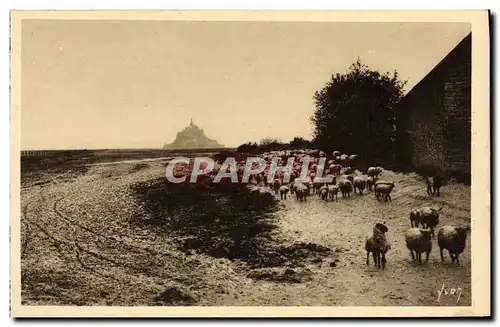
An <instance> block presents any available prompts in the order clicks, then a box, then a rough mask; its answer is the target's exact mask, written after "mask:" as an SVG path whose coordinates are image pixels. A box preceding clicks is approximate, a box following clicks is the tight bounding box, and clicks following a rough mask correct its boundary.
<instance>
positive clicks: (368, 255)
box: [366, 251, 370, 265]
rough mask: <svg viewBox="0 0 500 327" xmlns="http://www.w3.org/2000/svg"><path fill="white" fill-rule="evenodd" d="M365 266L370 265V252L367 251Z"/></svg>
mask: <svg viewBox="0 0 500 327" xmlns="http://www.w3.org/2000/svg"><path fill="white" fill-rule="evenodd" d="M366 264H367V265H369V264H370V252H369V251H366Z"/></svg>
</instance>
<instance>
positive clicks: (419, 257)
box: [417, 252, 422, 264]
mask: <svg viewBox="0 0 500 327" xmlns="http://www.w3.org/2000/svg"><path fill="white" fill-rule="evenodd" d="M417 258H418V263H420V264H422V252H417Z"/></svg>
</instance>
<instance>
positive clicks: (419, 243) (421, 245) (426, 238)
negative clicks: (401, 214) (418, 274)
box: [405, 227, 432, 263]
mask: <svg viewBox="0 0 500 327" xmlns="http://www.w3.org/2000/svg"><path fill="white" fill-rule="evenodd" d="M405 241H406V247H407V248H408V250H410V254H411V258H412V260H413V261H415V260H418V262H419V263H422V253H424V252H425V262H428V261H429V255H430V253H431V251H432V241H431V231H430V230H429V229H423V228H416V227H413V228H409V229H407V230H406V232H405Z"/></svg>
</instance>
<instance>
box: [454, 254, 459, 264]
mask: <svg viewBox="0 0 500 327" xmlns="http://www.w3.org/2000/svg"><path fill="white" fill-rule="evenodd" d="M455 261H456V262H457V265H459V264H460V261H459V260H458V253H455Z"/></svg>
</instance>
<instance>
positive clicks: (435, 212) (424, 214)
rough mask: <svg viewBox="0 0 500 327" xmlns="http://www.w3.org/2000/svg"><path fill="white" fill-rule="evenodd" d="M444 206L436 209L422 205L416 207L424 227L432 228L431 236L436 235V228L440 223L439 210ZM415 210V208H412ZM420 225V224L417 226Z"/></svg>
mask: <svg viewBox="0 0 500 327" xmlns="http://www.w3.org/2000/svg"><path fill="white" fill-rule="evenodd" d="M441 209H443V207H441V208H439V209H434V208H431V207H421V208H419V209H416V212H417V214H418V218H419V220H420V223H421V224H422V228H428V229H430V230H431V237H434V228H436V226H437V224H439V212H440V211H441ZM412 212H413V210H412ZM415 227H418V226H415Z"/></svg>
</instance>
